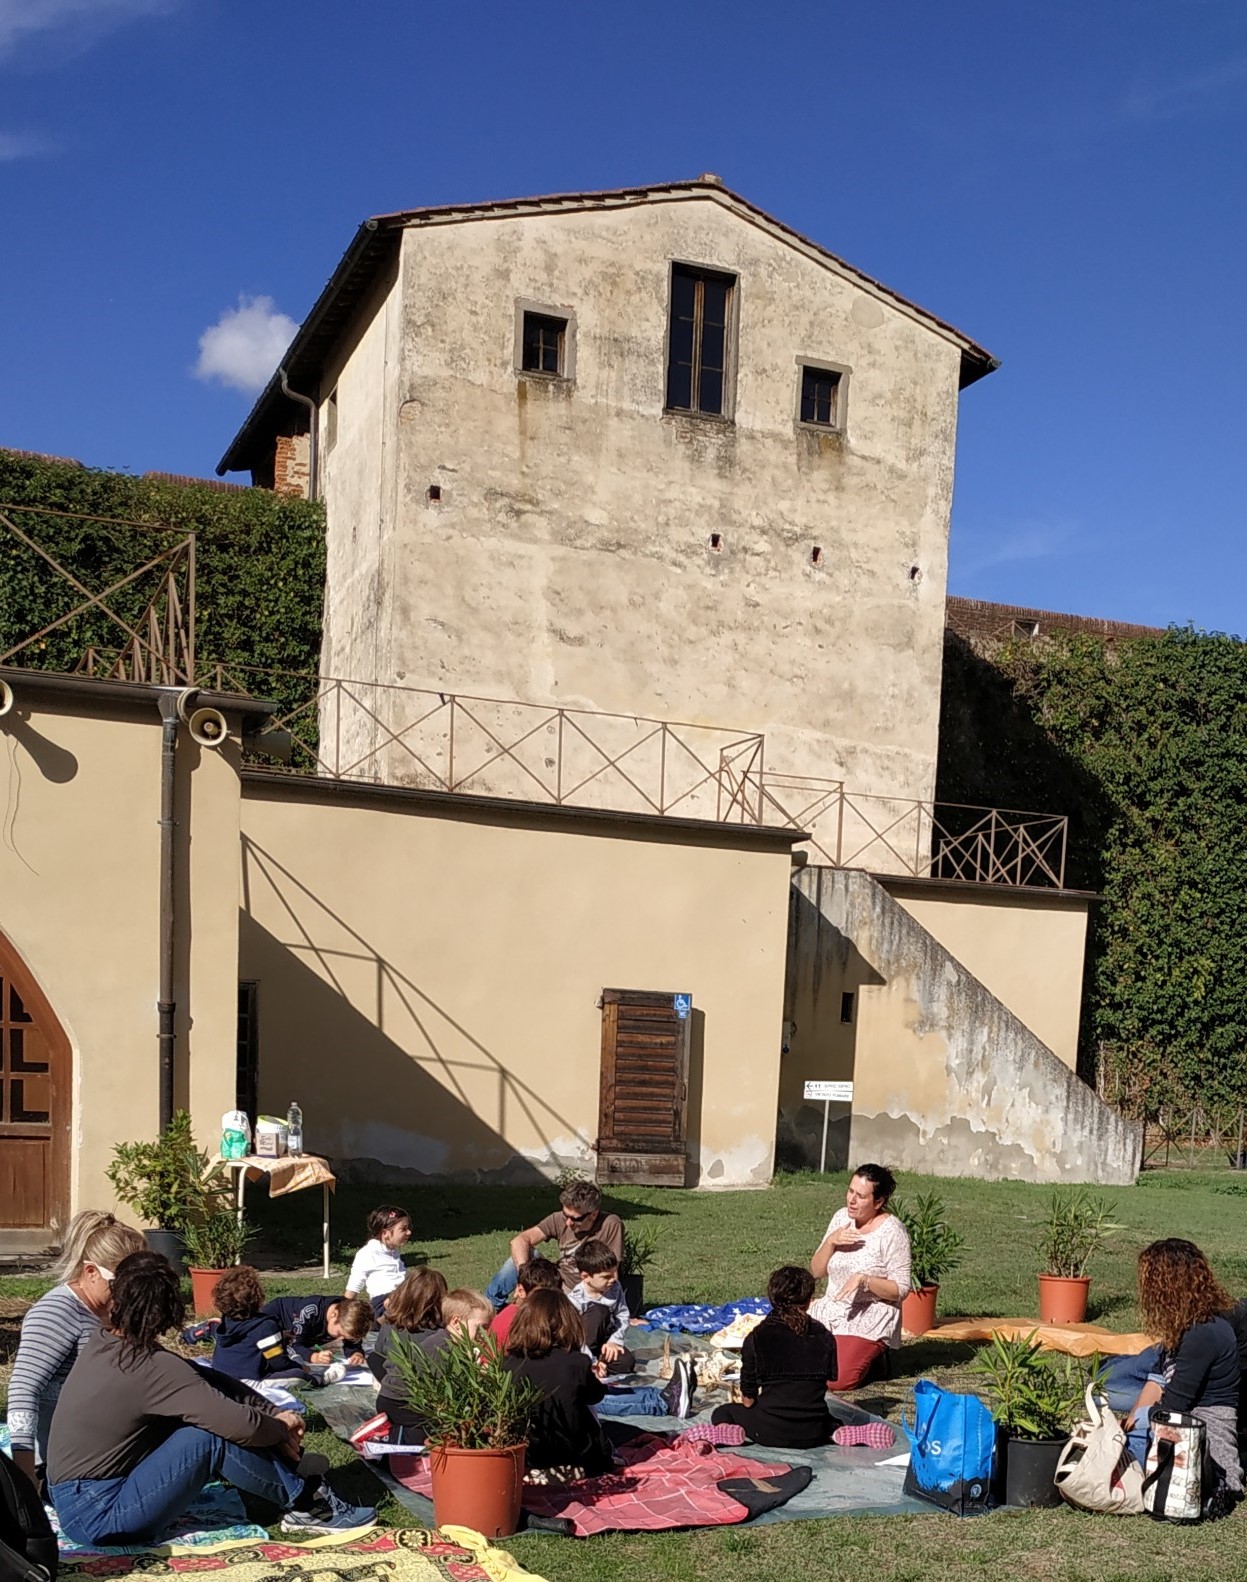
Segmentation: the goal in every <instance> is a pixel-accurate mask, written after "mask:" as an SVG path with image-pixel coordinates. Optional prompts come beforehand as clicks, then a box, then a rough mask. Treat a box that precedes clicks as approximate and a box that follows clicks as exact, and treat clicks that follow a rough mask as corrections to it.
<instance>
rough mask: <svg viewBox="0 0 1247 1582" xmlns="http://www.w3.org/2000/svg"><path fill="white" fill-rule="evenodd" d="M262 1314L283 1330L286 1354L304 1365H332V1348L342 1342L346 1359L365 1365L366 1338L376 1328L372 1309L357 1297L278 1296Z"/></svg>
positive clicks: (264, 1307) (343, 1358) (346, 1360)
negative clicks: (373, 1322) (373, 1324)
mask: <svg viewBox="0 0 1247 1582" xmlns="http://www.w3.org/2000/svg"><path fill="white" fill-rule="evenodd" d="M261 1312H262V1313H263V1314H264V1315H265V1316H266V1317H267V1318H271V1319H272V1320H273V1323H274V1324H275V1325H276V1326H277V1328H278V1329H279V1330H280V1331H281V1333H282V1337H283V1339H284V1340H285V1343H286V1351H287V1352H288V1354H289V1355H290V1357H291V1358H292V1359H293V1360H294V1361H295V1362H296V1363H297V1364H298V1365H299V1366H300V1367H307V1366H308V1365H309V1364H311V1365H313V1366H319V1365H322V1364H325V1363H329V1362H332V1361H333V1360H334V1356H333V1353H332V1351H331V1350H330V1347H331V1346H334V1345H336V1344H337V1342H338V1341H341V1342H342V1360H343V1361H344V1362H346V1363H347V1364H348V1365H350V1366H353V1367H362V1366H363V1365H364V1336H365V1335H366V1334H367V1333H368V1331H369V1330H370V1329H371V1328H372V1308H371V1307H370V1306H369V1304H368V1303H367V1302H363V1301H360V1300H359V1299H358V1298H357V1297H347V1296H275V1297H274V1298H273V1299H272V1301H271V1302H265V1304H264V1306H263V1308H261Z"/></svg>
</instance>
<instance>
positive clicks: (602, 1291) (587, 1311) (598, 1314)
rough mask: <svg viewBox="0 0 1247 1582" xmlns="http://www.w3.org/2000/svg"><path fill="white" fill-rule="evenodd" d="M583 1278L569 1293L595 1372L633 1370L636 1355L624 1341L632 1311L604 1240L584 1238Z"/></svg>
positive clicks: (579, 1257)
mask: <svg viewBox="0 0 1247 1582" xmlns="http://www.w3.org/2000/svg"><path fill="white" fill-rule="evenodd" d="M576 1268H577V1270H578V1271H579V1273H580V1281H579V1283H578V1284H577V1285H574V1286H573V1287H572V1289H571V1290H570V1291H569V1292H568V1293H567V1296H568V1300H569V1301H570V1302H571V1304H572V1306H573V1307H574V1308H575V1309H576V1311H577V1312H578V1313H579V1314H580V1318H581V1323H582V1324H583V1325H584V1332H585V1341H584V1343H585V1345H586V1346H587V1347H588V1348H589V1350H590V1351H591V1352H592V1353H593V1356H594V1358H595V1359H596V1361H597V1364H598V1366H597V1368H596V1370H595V1371H596V1373H597V1375H598V1377H599V1378H605V1376H606V1375H607V1374H608V1373H631V1372H632V1370H633V1369H634V1368H635V1367H636V1357H635V1356H634V1355H633V1353H632V1352H631V1351H629V1350H628V1348H627V1346H625V1345H624V1341H625V1340H626V1339H627V1335H628V1325H629V1324H630V1323H631V1320H632V1315H631V1313H629V1311H628V1303H627V1299H626V1298H625V1296H624V1294H623V1286H622V1285H620V1283H619V1259H618V1258H617V1257H616V1256H615V1253H614V1250H613V1248H610V1247H608V1246H607V1245H606V1243H605V1242H604V1241H586V1242H582V1243H581V1244H580V1246H579V1247H577V1249H576Z"/></svg>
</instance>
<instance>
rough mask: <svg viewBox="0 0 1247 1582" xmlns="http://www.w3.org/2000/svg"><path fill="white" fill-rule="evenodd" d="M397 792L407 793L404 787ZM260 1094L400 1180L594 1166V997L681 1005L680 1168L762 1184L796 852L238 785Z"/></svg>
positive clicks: (339, 1151)
mask: <svg viewBox="0 0 1247 1582" xmlns="http://www.w3.org/2000/svg"><path fill="white" fill-rule="evenodd" d="M400 798H401V794H400ZM243 836H244V848H243V895H244V911H245V915H244V918H243V923H242V934H241V939H242V976H243V978H245V979H255V980H256V981H257V982H258V984H259V989H258V1005H259V1025H260V1103H261V1106H262V1107H264V1108H266V1109H269V1110H277V1111H281V1112H284V1110H285V1107H286V1105H287V1104H288V1103H289V1102H290V1100H291V1099H292V1098H293V1099H298V1101H299V1103H300V1104H301V1105H302V1106H303V1111H304V1117H305V1123H306V1133H307V1139H308V1146H309V1147H311V1148H313V1149H315V1150H317V1151H322V1152H325V1153H328V1154H331V1155H333V1156H334V1157H336V1158H348V1159H352V1158H353V1159H357V1160H372V1161H377V1162H379V1163H380V1165H381V1166H384V1167H385V1174H386V1177H387V1179H394V1178H395V1172H399V1173H401V1172H403V1171H410V1172H412V1173H413V1176H415V1177H419V1176H433V1177H452V1178H466V1179H474V1178H475V1179H503V1180H505V1179H516V1178H522V1177H524V1176H525V1175H529V1174H533V1173H535V1172H536V1171H537V1170H538V1169H547V1170H548V1169H554V1168H557V1167H558V1166H559V1165H560V1164H571V1165H576V1166H583V1167H586V1168H591V1167H592V1164H593V1159H594V1156H593V1153H592V1144H593V1141H594V1138H595V1137H596V1135H597V1128H598V1097H599V1088H598V1082H599V1061H600V1043H601V1012H600V1010H599V1009H598V1006H597V1003H596V1002H597V998H598V996H599V994H600V993H601V991H602V989H604V988H632V989H658V990H671V991H673V992H685V993H688V994H691V995H692V1000H693V1007H694V1022H693V1028H692V1070H691V1072H690V1080H689V1154H690V1158H691V1159H692V1161H693V1163H694V1169H693V1172H692V1179H694V1180H700V1181H701V1182H702V1183H703V1184H706V1185H712V1186H713V1185H721V1186H730V1185H743V1184H748V1183H752V1182H761V1181H766V1180H767V1179H769V1177H770V1174H771V1167H772V1155H773V1148H774V1135H775V1103H776V1082H777V1076H778V1052H779V1038H780V1011H781V1002H782V997H783V977H784V924H785V915H786V908H787V891H788V875H789V868H790V861H789V854H788V851H787V849H786V848H784V847H782V846H771V847H769V848H768V849H761V850H760V849H756V848H753V849H751V848H750V847H748V846H747V845H746V844H745V843H744V842H743V841H740V840H737V839H735V838H734V836H733V834H732V832H731V831H730V830H723V831H721V832H719V831H716V832H714V833H713V835H705V836H702V837H700V838H693V837H691V836H687V835H685V836H681V835H680V834H679V833H678V832H677V831H676V829H675V828H674V827H673V826H672V827H668V828H667V829H666V830H663V829H662V828H655V827H654V826H650V827H648V828H645V829H643V828H641V827H639V826H632V827H631V828H629V827H628V826H625V825H621V824H619V823H617V822H612V823H609V824H607V825H592V824H589V823H588V822H587V821H583V820H582V821H576V820H569V819H568V818H566V817H564V816H562V815H557V814H550V815H540V814H538V815H529V814H525V812H524V810H522V809H519V808H517V809H515V810H513V811H510V810H508V811H504V812H493V813H487V812H483V811H479V810H478V811H473V808H472V805H471V804H469V803H467V802H466V801H461V802H460V803H458V804H456V806H455V808H454V809H453V810H449V811H445V812H442V813H437V812H434V811H430V808H429V805H428V804H427V803H424V804H421V805H413V804H412V803H405V804H404V803H402V802H401V801H400V802H399V803H395V802H394V801H393V800H384V799H382V798H378V797H372V796H371V794H370V793H368V792H367V791H366V790H364V789H363V788H350V787H338V788H337V789H336V792H335V791H334V790H333V789H332V788H325V787H311V786H298V785H291V784H289V783H281V784H279V785H276V786H274V785H273V784H272V782H271V781H268V782H265V781H261V780H258V779H256V778H254V777H248V778H247V779H245V781H244V800H243Z"/></svg>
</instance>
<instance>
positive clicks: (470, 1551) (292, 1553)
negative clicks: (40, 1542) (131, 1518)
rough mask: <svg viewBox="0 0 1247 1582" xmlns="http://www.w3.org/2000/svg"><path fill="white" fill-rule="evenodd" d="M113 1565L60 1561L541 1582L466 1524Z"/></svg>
mask: <svg viewBox="0 0 1247 1582" xmlns="http://www.w3.org/2000/svg"><path fill="white" fill-rule="evenodd" d="M318 1542H319V1540H318ZM118 1564H119V1562H118V1561H117V1560H116V1559H112V1558H109V1559H101V1558H98V1557H97V1558H95V1559H90V1558H81V1559H80V1558H75V1559H71V1560H62V1561H61V1576H62V1577H63V1578H72V1579H74V1582H85V1579H86V1578H88V1577H99V1578H108V1579H109V1582H111V1579H112V1578H114V1577H125V1576H151V1575H157V1576H165V1577H178V1576H183V1575H185V1576H186V1577H187V1578H188V1579H189V1578H191V1577H195V1578H198V1577H211V1578H216V1577H219V1578H220V1582H286V1579H287V1578H289V1579H290V1582H339V1579H342V1582H380V1579H382V1578H384V1582H542V1578H540V1577H538V1576H536V1575H535V1574H534V1573H533V1572H530V1571H525V1570H524V1569H523V1567H522V1566H520V1565H519V1563H518V1562H517V1561H516V1560H515V1558H514V1557H513V1556H512V1555H510V1554H508V1553H507V1551H506V1550H505V1549H495V1548H494V1547H493V1545H492V1544H490V1543H489V1542H488V1541H487V1540H486V1539H484V1538H482V1537H481V1535H480V1533H477V1532H473V1531H472V1530H471V1529H470V1528H467V1527H446V1528H443V1529H442V1530H441V1531H439V1532H431V1531H429V1530H428V1529H427V1528H421V1527H413V1528H408V1529H406V1530H402V1531H399V1532H380V1531H378V1532H371V1533H366V1534H364V1535H363V1536H362V1537H359V1538H354V1539H351V1540H350V1541H349V1542H348V1543H345V1544H343V1543H338V1544H337V1545H335V1546H334V1548H333V1549H332V1550H331V1551H326V1550H324V1549H321V1550H319V1551H318V1550H317V1549H316V1548H315V1547H314V1546H313V1545H310V1544H291V1543H282V1542H279V1541H276V1540H273V1539H269V1538H268V1537H267V1536H266V1537H265V1539H264V1541H263V1542H260V1543H253V1544H248V1545H246V1546H245V1547H243V1548H240V1549H231V1550H226V1551H222V1552H217V1553H215V1554H210V1555H208V1554H198V1555H194V1556H173V1557H172V1558H170V1559H169V1560H168V1561H167V1562H157V1563H156V1564H157V1567H158V1569H156V1570H153V1568H152V1566H151V1564H150V1563H149V1562H146V1561H137V1562H136V1563H135V1566H134V1567H133V1569H118Z"/></svg>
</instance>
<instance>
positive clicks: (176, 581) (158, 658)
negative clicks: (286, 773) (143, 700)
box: [0, 504, 195, 686]
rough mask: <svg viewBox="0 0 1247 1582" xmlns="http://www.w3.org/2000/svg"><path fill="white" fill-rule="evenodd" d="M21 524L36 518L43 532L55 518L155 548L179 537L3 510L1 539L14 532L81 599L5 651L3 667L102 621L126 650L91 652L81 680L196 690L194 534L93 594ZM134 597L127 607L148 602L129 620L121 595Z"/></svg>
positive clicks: (71, 515)
mask: <svg viewBox="0 0 1247 1582" xmlns="http://www.w3.org/2000/svg"><path fill="white" fill-rule="evenodd" d="M19 517H33V518H36V519H37V520H36V521H35V522H32V523H31V524H30V525H31V526H32V527H37V526H39V525H40V524H41V523H42V522H43V521H44V520H45V519H46V518H49V517H56V518H60V519H62V520H68V521H73V522H78V523H85V524H89V525H90V526H92V527H97V528H102V529H104V530H105V532H106V533H109V534H111V532H112V530H113V529H122V530H125V531H127V532H130V533H138V534H140V535H143V536H145V537H146V538H147V539H148V540H149V541H150V539H151V536H152V535H153V534H155V533H164V534H165V535H168V534H169V533H172V532H175V531H177V530H176V529H174V528H169V527H161V526H159V525H158V524H153V523H150V522H133V521H129V520H126V519H124V518H121V517H108V516H90V515H87V514H85V513H83V512H78V511H53V510H48V509H46V508H44V507H42V506H33V505H11V504H3V505H0V534H5V533H7V534H9V535H11V537H12V538H15V539H16V540H17V541H18V542H19V543H21V544H22V545H24V546H25V548H26V549H27V550H28V551H29V552H30V553H31V554H33V555H34V556H35V557H36V559H37V560H38V561H41V562H42V563H43V564H44V565H45V566H46V567H47V568H48V569H49V570H50V571H51V572H52V573H53V578H54V581H55V582H56V583H63V584H64V585H65V587H67V588H69V589H72V590H73V593H74V594H76V595H77V596H78V602H77V603H76V604H74V605H73V606H72V608H70V609H68V610H66V611H65V612H64V613H63V614H61V615H59V616H57V617H56V619H55V620H53V621H48V622H46V623H45V624H44V625H43V626H41V627H40V628H39V629H38V631H34V632H30V633H28V634H27V635H26V636H25V637H23V638H21V639H20V641H18V642H16V643H13V644H11V645H10V646H9V647H8V648H6V649H4V650H3V652H0V665H6V664H11V663H13V662H14V661H15V660H17V659H18V658H19V656H24V655H28V654H30V653H32V652H33V653H35V654H38V653H43V652H45V651H46V649H47V641H48V638H49V637H51V636H52V635H53V634H54V633H56V632H60V631H61V630H62V629H64V628H69V627H71V626H72V625H73V623H74V622H75V621H78V620H81V619H83V618H91V617H94V618H96V621H97V623H98V621H99V619H100V618H102V620H103V624H104V626H105V627H106V628H107V629H108V630H109V631H110V633H111V634H112V635H114V636H116V637H117V638H118V639H120V644H119V646H117V647H113V648H108V649H105V648H103V647H99V646H94V645H91V644H87V645H84V647H83V650H82V658H81V660H80V661H79V663H78V665H77V667H76V668H77V671H78V672H79V673H80V674H84V675H91V676H107V677H109V678H111V679H115V680H118V681H146V682H151V683H154V684H156V685H159V686H179V685H187V684H189V682H190V680H191V677H192V676H193V675H194V672H195V535H194V533H187V534H183V535H180V536H179V537H178V539H177V540H176V542H175V543H172V544H169V545H168V546H167V547H166V548H164V549H162V550H160V551H159V552H158V553H157V554H155V555H148V556H147V557H146V558H145V559H144V560H143V561H142V563H141V564H140V565H138V566H136V567H135V568H134V569H133V570H131V571H128V572H126V574H125V575H124V576H122V577H118V578H116V579H115V580H114V581H113V582H111V583H109V584H108V586H107V587H104V588H97V589H94V590H93V589H91V588H89V587H88V586H87V584H86V583H85V582H84V581H82V579H81V578H80V577H79V576H78V575H77V574H76V573H75V572H74V571H72V570H71V569H70V568H69V567H68V566H66V565H64V564H62V562H61V561H60V560H58V559H57V557H56V556H55V555H53V554H52V553H51V552H50V551H48V550H47V549H45V548H44V547H43V546H42V545H41V544H40V543H39V542H38V540H37V539H36V538H35V537H33V536H32V534H31V533H29V532H27V531H26V529H25V528H24V527H23V526H22V525H21V523H20V521H19V520H18V518H19ZM144 578H147V579H149V582H148V585H147V586H146V587H144V586H143V579H144ZM127 590H132V591H131V592H130V594H129V597H128V598H127V599H126V600H125V601H124V602H125V603H126V604H128V605H131V606H133V604H134V593H135V592H139V593H142V594H143V596H144V603H143V604H142V605H141V606H138V607H137V609H136V610H135V611H134V613H127V611H126V610H124V609H122V608H120V607H119V606H118V595H119V594H126V592H127Z"/></svg>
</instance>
